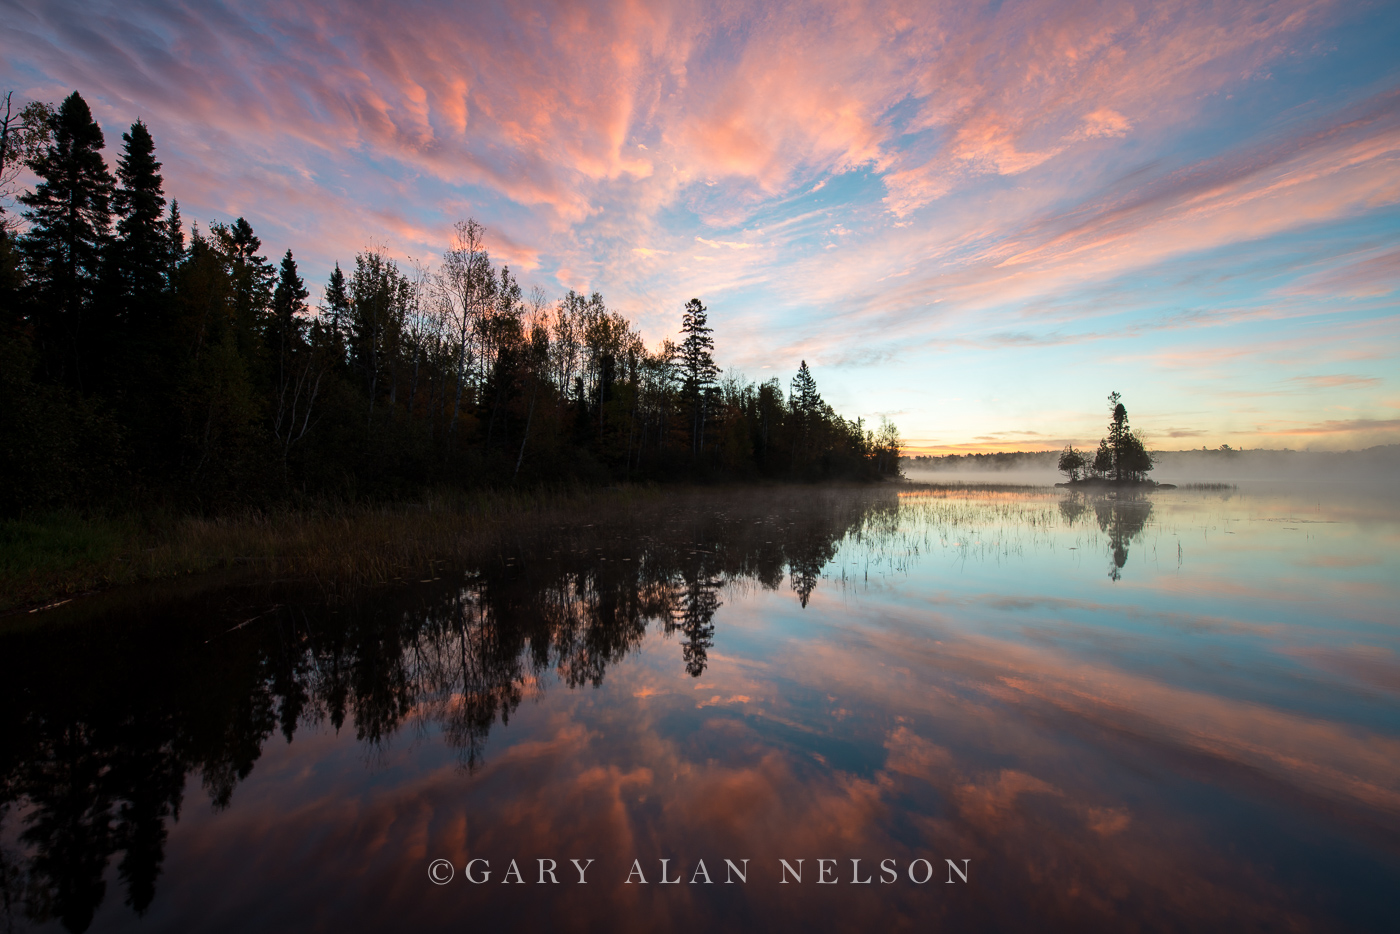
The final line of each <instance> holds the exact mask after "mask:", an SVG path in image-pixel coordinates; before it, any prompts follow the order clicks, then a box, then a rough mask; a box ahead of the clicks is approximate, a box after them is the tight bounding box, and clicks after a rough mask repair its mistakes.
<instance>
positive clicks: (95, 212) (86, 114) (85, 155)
mask: <svg viewBox="0 0 1400 934" xmlns="http://www.w3.org/2000/svg"><path fill="white" fill-rule="evenodd" d="M50 129H51V132H52V142H51V143H50V144H49V146H48V148H47V149H46V150H44V151H43V152H42V153H41V154H40V155H39V156H38V157H36V158H35V159H33V160H32V161H31V162H30V168H32V169H33V170H34V174H35V175H37V176H38V177H39V179H40V182H39V184H38V186H37V187H36V188H35V189H34V191H33V192H32V193H30V194H26V195H23V196H21V197H20V202H21V203H22V204H24V205H25V207H27V208H28V209H29V210H27V211H25V212H24V216H25V218H27V219H28V220H29V223H30V228H29V231H28V232H27V233H26V234H25V236H24V238H23V240H22V241H21V250H22V253H23V256H24V264H25V267H26V272H27V274H28V279H29V282H30V283H31V284H32V286H33V289H34V292H35V295H34V299H35V309H34V323H35V331H36V337H37V338H38V343H39V349H40V353H41V355H42V356H43V358H44V362H45V365H46V367H47V368H48V370H49V372H50V375H51V376H52V377H54V378H57V379H61V380H64V381H66V382H69V383H71V384H72V385H75V386H77V387H78V388H79V389H81V388H82V385H83V377H84V370H85V369H86V367H87V365H88V363H89V362H90V361H89V360H88V358H89V357H90V356H91V355H92V354H93V353H94V351H95V349H96V348H97V347H100V346H101V342H102V341H103V340H104V338H105V337H106V334H104V333H103V332H104V331H105V330H106V328H105V327H104V325H105V324H107V322H104V321H101V320H93V318H94V312H95V311H96V309H95V308H94V299H95V297H96V292H97V285H98V282H99V278H100V275H101V262H102V252H103V247H104V245H105V243H106V240H107V234H108V229H109V228H110V227H111V198H112V176H111V175H110V174H109V173H108V171H107V164H106V163H105V162H103V161H102V147H103V146H104V145H105V141H104V139H103V137H102V128H101V127H99V126H98V125H97V123H96V122H95V121H94V120H93V119H92V112H91V111H90V110H89V109H88V105H87V102H86V101H84V100H83V99H82V97H81V96H80V95H79V94H78V92H77V91H74V92H73V93H72V94H71V95H69V96H68V98H67V100H65V101H64V102H63V105H62V106H61V107H59V109H58V113H57V114H55V115H54V118H53V122H52V124H51V127H50Z"/></svg>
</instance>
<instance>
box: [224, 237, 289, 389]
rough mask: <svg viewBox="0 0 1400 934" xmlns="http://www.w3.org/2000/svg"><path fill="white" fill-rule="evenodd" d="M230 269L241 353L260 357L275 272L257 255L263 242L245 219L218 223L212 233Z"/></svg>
mask: <svg viewBox="0 0 1400 934" xmlns="http://www.w3.org/2000/svg"><path fill="white" fill-rule="evenodd" d="M210 232H211V233H212V234H213V239H214V242H215V244H216V245H217V247H218V251H219V253H220V254H221V255H222V257H223V260H224V262H225V263H226V264H227V267H228V274H229V279H230V284H231V285H232V287H233V293H232V298H233V308H232V311H233V319H234V322H235V326H236V333H237V336H238V347H239V352H240V353H241V354H242V355H243V357H244V359H245V360H248V361H250V362H251V361H253V360H254V359H256V358H257V355H258V349H257V336H258V335H259V334H260V333H262V332H263V331H264V330H265V321H264V319H265V318H266V316H267V314H268V311H269V306H270V304H271V299H272V294H271V293H272V281H273V279H274V278H275V275H276V274H275V273H274V272H273V271H272V266H271V264H269V263H268V261H267V259H266V258H265V257H262V256H259V255H257V253H258V250H259V249H261V247H262V241H261V240H259V239H258V237H257V236H256V235H255V234H254V233H253V228H252V226H251V225H250V224H249V223H248V221H247V220H245V219H244V218H241V217H240V218H238V220H236V221H234V222H233V223H232V224H230V225H228V226H224V225H223V224H215V225H214V226H213V227H212V228H211V231H210Z"/></svg>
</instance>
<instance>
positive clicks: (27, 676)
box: [0, 494, 898, 931]
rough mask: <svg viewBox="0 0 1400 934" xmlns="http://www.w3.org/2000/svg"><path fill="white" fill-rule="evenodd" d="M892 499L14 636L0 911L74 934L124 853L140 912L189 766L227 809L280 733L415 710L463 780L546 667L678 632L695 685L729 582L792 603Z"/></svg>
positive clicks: (591, 682)
mask: <svg viewBox="0 0 1400 934" xmlns="http://www.w3.org/2000/svg"><path fill="white" fill-rule="evenodd" d="M897 508H898V506H897V499H896V497H895V496H894V495H893V494H885V495H874V496H865V497H862V498H860V499H858V500H847V499H845V498H842V499H841V500H840V502H834V503H833V504H831V508H823V509H815V510H806V511H792V512H789V511H786V510H782V509H781V508H780V509H779V510H776V511H768V512H766V513H759V514H758V516H757V517H755V516H754V515H753V514H752V513H750V512H745V513H742V514H736V515H730V514H728V513H725V512H723V511H721V512H715V511H713V510H710V509H701V510H699V511H694V510H692V511H689V512H685V513H682V514H681V515H679V516H676V515H669V516H665V517H656V521H655V522H649V523H646V524H645V526H644V528H637V527H632V528H626V527H618V528H613V529H611V530H598V531H595V532H594V533H593V534H588V533H579V532H578V530H562V529H561V530H558V531H557V533H556V534H557V536H558V537H554V536H551V537H550V538H548V539H544V540H536V541H532V542H525V543H522V548H521V550H520V552H519V553H518V554H517V555H515V556H512V557H510V558H507V559H503V560H502V561H501V562H498V563H497V564H495V565H493V566H488V567H486V568H482V569H478V570H476V571H474V572H472V573H470V574H468V575H466V576H464V577H459V578H456V579H445V580H441V581H436V582H434V581H428V582H424V586H421V587H419V588H416V589H413V590H411V591H408V592H404V591H401V590H395V591H386V592H381V593H377V594H369V595H366V596H365V597H364V598H363V599H361V600H359V601H357V602H355V603H352V604H349V605H341V606H333V605H328V604H326V603H325V601H324V600H323V599H322V598H321V595H320V594H319V592H316V591H310V590H305V589H303V590H301V591H298V590H296V589H295V588H289V587H283V588H281V589H280V590H278V591H277V592H276V593H270V592H268V593H261V592H256V591H254V592H241V593H237V594H223V595H219V597H217V598H214V602H211V601H210V599H209V598H205V599H204V600H199V601H193V602H187V603H185V604H184V605H176V606H167V607H161V608H159V609H158V610H157V611H156V612H154V613H150V612H142V613H139V614H122V613H120V612H118V613H114V614H112V615H111V616H109V617H108V618H107V619H106V620H104V623H103V625H101V626H85V627H72V628H47V629H42V630H36V631H30V632H24V633H19V634H14V635H10V636H8V637H6V638H5V639H4V640H3V641H4V645H3V650H0V685H3V687H0V692H3V693H0V698H3V702H2V703H0V711H3V712H2V713H0V756H3V758H0V808H3V809H4V810H3V812H0V813H3V816H4V817H5V818H7V819H8V820H9V821H11V822H13V821H15V820H18V822H19V823H20V824H21V825H22V828H23V829H22V830H21V831H20V832H19V834H18V843H19V848H20V849H21V850H23V851H25V852H26V853H27V854H28V855H27V856H20V855H18V854H17V853H16V852H13V851H5V852H3V859H4V860H5V862H4V864H3V878H2V879H0V882H3V886H4V889H3V894H4V899H5V905H6V906H7V907H10V906H19V905H22V906H23V910H24V913H25V915H26V916H27V917H28V918H29V919H31V920H34V921H41V922H42V921H47V920H50V919H57V920H59V921H61V923H62V925H63V926H64V927H65V928H66V929H68V930H70V931H82V930H86V929H87V928H88V926H89V925H90V924H91V922H92V918H93V915H94V912H95V911H96V909H97V908H98V906H99V905H100V904H101V903H102V901H103V899H104V898H105V896H106V882H105V881H104V873H105V870H106V868H107V866H108V864H109V862H110V860H111V859H112V857H113V856H114V855H115V854H117V853H121V854H123V855H122V856H121V860H120V862H119V864H118V879H119V882H120V885H121V887H122V889H123V890H124V893H125V903H126V904H127V905H128V906H129V907H131V908H132V909H133V910H134V911H135V912H136V913H137V914H138V915H140V914H142V913H144V912H145V910H146V909H147V907H148V906H149V905H150V903H151V900H152V898H153V897H154V893H155V886H156V880H157V878H158V877H159V875H160V873H161V866H162V861H163V851H164V844H165V841H166V835H167V823H168V822H169V821H170V820H172V819H176V818H178V816H179V814H180V809H181V805H182V795H183V793H184V789H185V785H186V778H187V776H191V775H197V776H198V777H199V781H200V783H201V785H202V787H203V789H204V790H205V792H206V793H207V795H208V798H209V801H210V802H211V804H212V805H213V807H214V808H215V809H216V810H222V809H225V808H227V807H229V805H230V803H231V801H232V799H233V795H234V792H235V789H236V788H237V786H238V784H239V783H240V782H241V781H243V780H244V779H246V778H247V777H248V775H249V774H250V773H251V772H252V770H253V767H254V764H255V763H256V762H257V760H258V758H259V756H260V754H261V752H262V749H263V747H264V744H265V743H266V742H267V741H268V740H269V738H270V737H271V736H272V735H273V734H274V733H280V734H281V736H282V737H283V738H284V739H285V741H286V742H288V743H290V742H292V740H293V739H294V737H295V735H296V733H297V730H298V727H299V726H301V725H307V724H320V723H329V724H330V725H331V726H332V727H333V728H334V729H335V730H336V731H339V730H340V729H341V728H342V727H343V726H344V725H345V723H346V722H347V720H348V721H349V722H350V723H351V724H352V725H353V727H354V733H355V736H356V738H357V739H358V740H360V741H361V742H363V743H366V744H368V745H370V746H375V745H378V744H382V743H384V742H386V741H387V740H388V739H389V738H390V737H392V736H393V735H394V734H396V733H397V732H399V731H400V730H401V729H402V728H403V726H404V725H405V723H406V722H407V721H408V720H410V719H411V718H412V719H415V720H416V721H417V722H418V723H419V724H420V725H423V724H429V725H431V726H433V727H436V728H438V729H440V732H441V735H442V737H443V738H444V740H445V741H446V742H447V743H448V744H449V745H450V746H451V747H452V748H453V749H454V750H456V753H457V755H458V757H459V759H460V761H461V763H462V765H463V766H464V767H465V768H466V769H467V770H468V771H471V770H474V769H476V768H477V767H478V766H479V765H480V764H481V763H482V761H483V758H484V752H485V747H486V740H487V737H488V735H489V733H490V731H491V729H492V727H493V726H494V725H495V724H496V722H497V721H498V720H499V721H500V722H501V723H502V724H506V723H509V720H510V716H511V714H512V713H513V712H514V711H515V710H516V708H517V707H519V705H520V703H521V702H522V700H524V699H525V698H526V696H527V695H528V694H529V693H530V692H531V690H532V689H536V688H538V686H539V685H540V684H541V681H542V679H543V678H544V677H545V676H546V675H547V674H548V673H552V674H553V675H554V676H556V677H557V679H558V681H559V682H560V683H562V684H563V685H565V686H567V687H568V688H580V687H584V686H594V687H596V686H598V685H601V684H602V683H603V681H604V678H605V676H606V674H607V670H608V667H609V666H610V665H612V664H614V663H615V662H617V661H618V660H620V659H622V658H623V657H624V656H626V655H627V654H628V653H629V652H632V651H634V650H635V649H636V648H637V646H638V645H639V644H640V643H641V642H642V640H643V639H644V638H645V637H646V635H647V633H648V631H649V630H650V629H652V628H655V629H656V630H658V631H659V632H660V633H661V634H663V635H664V636H667V637H676V638H678V639H679V642H680V656H681V661H682V663H683V665H684V668H685V671H686V672H687V673H688V674H689V675H690V676H691V677H693V678H698V677H700V676H701V675H702V674H703V673H704V672H705V669H706V666H707V664H708V653H709V650H710V648H711V647H712V645H713V640H714V633H715V621H714V617H715V613H716V611H717V610H718V609H719V608H720V607H721V606H722V602H723V601H722V600H721V597H720V593H721V590H722V588H723V587H725V586H726V584H733V583H735V582H738V581H743V580H750V581H753V582H755V583H757V584H758V585H759V586H761V587H762V588H764V589H767V590H777V589H778V588H779V587H780V586H781V583H782V581H783V577H784V570H785V569H787V570H788V573H789V574H790V577H791V588H792V590H793V591H795V592H796V593H797V595H798V599H799V600H800V602H801V605H802V606H804V607H805V606H806V605H807V601H808V599H809V598H810V596H811V594H812V592H813V590H814V589H815V587H816V584H817V579H818V575H819V573H820V570H821V568H822V566H823V565H824V564H825V563H826V562H827V561H829V560H830V558H831V556H832V555H833V554H834V553H835V550H836V543H837V542H838V541H839V540H841V539H842V538H844V537H845V536H847V535H848V534H849V533H850V532H851V531H852V530H853V529H854V528H856V527H858V526H860V525H861V524H862V523H863V522H865V521H866V520H867V519H868V518H869V517H870V516H871V515H873V514H876V513H880V512H892V511H895V510H897ZM273 599H275V600H277V601H278V602H276V603H271V604H270V605H269V604H268V603H267V602H260V601H270V600H273ZM230 600H233V601H235V602H234V603H233V604H232V605H230V604H229V601H230ZM124 617H125V618H124ZM132 617H135V618H132ZM211 617H212V618H214V619H217V620H219V622H218V623H217V624H216V625H215V626H214V627H212V628H211V627H210V626H209V625H208V624H207V623H208V620H209V619H210V618H211ZM229 623H232V625H228V624H229ZM0 839H3V838H0Z"/></svg>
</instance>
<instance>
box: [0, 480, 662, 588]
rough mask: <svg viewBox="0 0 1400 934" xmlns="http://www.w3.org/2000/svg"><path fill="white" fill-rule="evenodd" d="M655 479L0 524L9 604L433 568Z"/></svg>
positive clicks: (356, 581) (638, 491)
mask: <svg viewBox="0 0 1400 934" xmlns="http://www.w3.org/2000/svg"><path fill="white" fill-rule="evenodd" d="M661 495H662V494H660V493H659V492H658V491H657V490H655V489H654V488H651V487H643V486H627V487H610V488H605V489H599V488H582V487H563V488H555V489H534V490H524V491H521V490H480V491H471V492H462V491H442V492H434V493H432V494H430V495H428V496H426V497H424V498H423V500H422V501H421V502H417V503H394V504H377V505H367V504H350V503H338V502H329V501H328V502H321V503H315V504H312V505H309V506H303V507H299V508H291V507H287V508H281V509H272V510H247V511H243V512H236V513H232V514H227V515H220V516H213V517H201V516H188V515H176V514H168V513H154V514H147V515H142V516H134V515H128V516H115V517H84V516H80V515H77V514H74V513H67V512H65V513H56V514H53V515H50V516H46V517H42V518H37V519H23V520H8V521H5V522H0V612H3V611H13V610H16V609H17V608H34V607H39V606H43V605H47V604H51V603H54V602H56V601H60V600H64V599H66V598H70V597H72V596H74V595H77V594H83V593H88V592H95V591H99V590H105V589H108V588H111V587H114V586H120V585H126V584H133V583H137V582H141V581H151V580H160V579H166V578H173V577H179V576H182V575H189V574H199V573H204V572H209V571H214V570H218V569H225V568H239V567H242V568H247V569H249V570H250V571H252V572H254V573H257V574H259V575H266V576H275V577H283V576H295V577H306V578H314V579H317V580H320V581H322V582H323V583H324V584H325V585H326V586H327V588H328V589H330V590H334V589H339V588H342V587H351V588H353V587H355V586H359V585H364V584H373V583H380V582H385V581H391V580H395V579H408V578H411V577H413V576H414V575H417V576H418V577H430V576H432V573H433V570H434V568H435V567H437V566H439V565H442V564H460V563H464V562H470V561H475V560H480V559H481V558H483V557H484V556H487V555H489V554H491V553H492V552H493V551H497V550H500V549H502V548H506V547H509V546H510V545H512V544H513V543H514V542H515V541H518V540H520V539H521V538H523V537H526V536H531V535H538V534H539V533H541V532H542V531H544V530H547V529H549V528H551V527H560V526H568V525H574V524H584V523H586V522H588V521H589V517H594V518H602V517H604V516H606V517H609V518H612V519H616V518H622V517H625V516H626V515H627V514H628V513H629V512H631V511H633V510H634V509H636V508H637V507H639V506H641V505H644V504H649V503H655V501H657V500H658V499H659V498H660V497H661Z"/></svg>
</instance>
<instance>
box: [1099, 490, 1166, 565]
mask: <svg viewBox="0 0 1400 934" xmlns="http://www.w3.org/2000/svg"><path fill="white" fill-rule="evenodd" d="M1094 515H1095V516H1096V517H1097V519H1098V521H1099V530H1100V531H1103V532H1107V533H1108V547H1109V551H1110V553H1111V555H1112V564H1111V565H1110V566H1109V570H1108V576H1109V577H1110V578H1111V579H1112V580H1115V581H1117V580H1120V579H1122V576H1123V565H1125V564H1127V563H1128V543H1129V542H1131V541H1132V540H1133V539H1135V538H1137V537H1138V536H1140V535H1142V530H1143V529H1145V528H1146V527H1147V520H1148V519H1149V518H1150V517H1151V516H1152V503H1151V502H1149V501H1147V500H1145V499H1137V498H1136V497H1128V498H1120V499H1112V500H1100V501H1098V502H1096V503H1095V504H1094Z"/></svg>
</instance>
